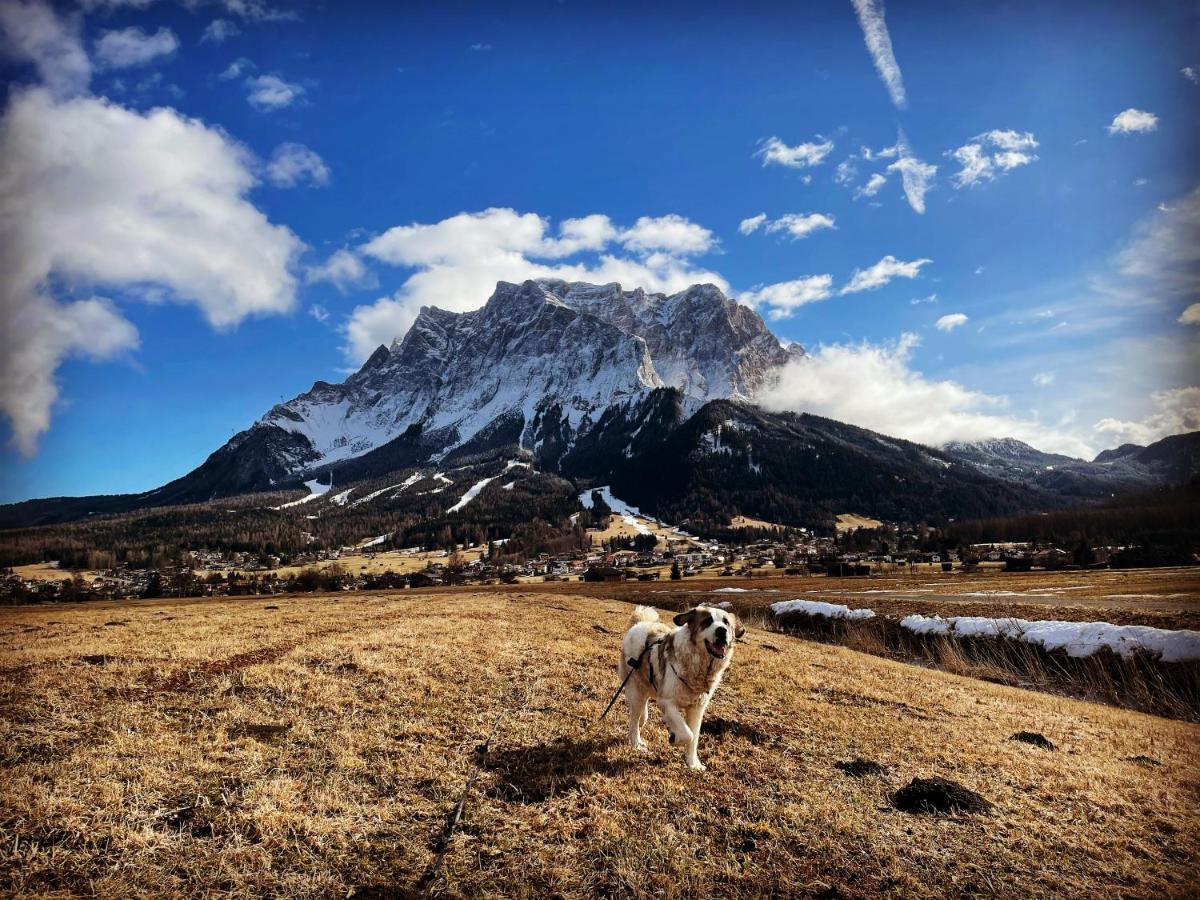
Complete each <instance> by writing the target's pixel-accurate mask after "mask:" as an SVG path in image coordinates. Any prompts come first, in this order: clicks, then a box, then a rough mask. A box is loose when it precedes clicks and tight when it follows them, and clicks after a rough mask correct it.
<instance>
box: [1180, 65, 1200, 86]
mask: <svg viewBox="0 0 1200 900" xmlns="http://www.w3.org/2000/svg"><path fill="white" fill-rule="evenodd" d="M1179 74H1181V75H1182V76H1183V77H1184V78H1186V79H1187V80H1188V81H1190V82H1191V83H1192V84H1200V66H1184V67H1183V68H1182V69H1180V70H1179Z"/></svg>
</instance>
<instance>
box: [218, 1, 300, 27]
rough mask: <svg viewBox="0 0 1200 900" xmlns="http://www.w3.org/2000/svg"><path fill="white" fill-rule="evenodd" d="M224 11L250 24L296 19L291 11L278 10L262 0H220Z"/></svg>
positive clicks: (296, 16)
mask: <svg viewBox="0 0 1200 900" xmlns="http://www.w3.org/2000/svg"><path fill="white" fill-rule="evenodd" d="M222 5H223V6H224V7H225V9H226V10H227V11H229V12H231V13H233V14H234V15H235V16H240V17H241V18H243V19H246V20H248V21H251V22H284V21H288V20H293V19H298V18H299V16H298V15H296V13H294V12H292V11H291V10H284V9H278V8H277V7H274V6H271V5H269V4H267V3H264V2H263V0H222Z"/></svg>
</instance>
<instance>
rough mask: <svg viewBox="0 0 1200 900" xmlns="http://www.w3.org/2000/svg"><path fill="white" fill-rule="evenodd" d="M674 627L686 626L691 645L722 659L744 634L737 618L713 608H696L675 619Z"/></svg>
mask: <svg viewBox="0 0 1200 900" xmlns="http://www.w3.org/2000/svg"><path fill="white" fill-rule="evenodd" d="M675 624H676V625H680V626H683V625H686V626H687V628H688V633H689V635H690V637H691V640H692V642H693V643H695V644H697V645H700V644H702V645H703V646H704V649H705V650H707V651H708V653H709V655H710V656H712V657H714V658H716V659H724V658H725V657H726V656H727V655H728V654H729V651H730V650H731V649H732V647H733V642H734V640H735V639H737V638H740V637H741V636H742V635H744V634H745V633H746V629H745V628H743V627H742V626H741V624H740V623H739V622H738V620H737V616H735V615H734V614H733V613H731V612H728V611H726V610H723V609H717V608H716V607H714V606H697V607H696V608H695V609H689V610H688V611H687V612H682V613H680V614H679V615H677V616H676V617H675Z"/></svg>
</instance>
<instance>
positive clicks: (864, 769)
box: [833, 756, 888, 778]
mask: <svg viewBox="0 0 1200 900" xmlns="http://www.w3.org/2000/svg"><path fill="white" fill-rule="evenodd" d="M833 767H834V768H835V769H840V770H841V771H843V772H845V773H846V774H847V775H849V776H850V777H851V778H865V777H866V776H868V775H886V774H887V771H888V769H887V766H883V765H880V764H879V763H877V762H875V760H873V759H863V758H862V757H858V756H856V757H855V758H854V759H852V760H850V761H849V762H836V763H834V764H833Z"/></svg>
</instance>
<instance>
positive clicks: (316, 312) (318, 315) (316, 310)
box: [308, 303, 329, 322]
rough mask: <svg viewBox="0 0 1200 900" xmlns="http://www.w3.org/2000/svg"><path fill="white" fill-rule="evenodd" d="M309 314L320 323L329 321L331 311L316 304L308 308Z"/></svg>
mask: <svg viewBox="0 0 1200 900" xmlns="http://www.w3.org/2000/svg"><path fill="white" fill-rule="evenodd" d="M308 314H309V315H310V316H312V317H313V318H314V319H316V320H317V321H318V322H328V321H329V310H327V309H326V308H325V307H323V306H322V305H321V304H320V303H314V304H313V305H312V306H310V307H309V308H308Z"/></svg>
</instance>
